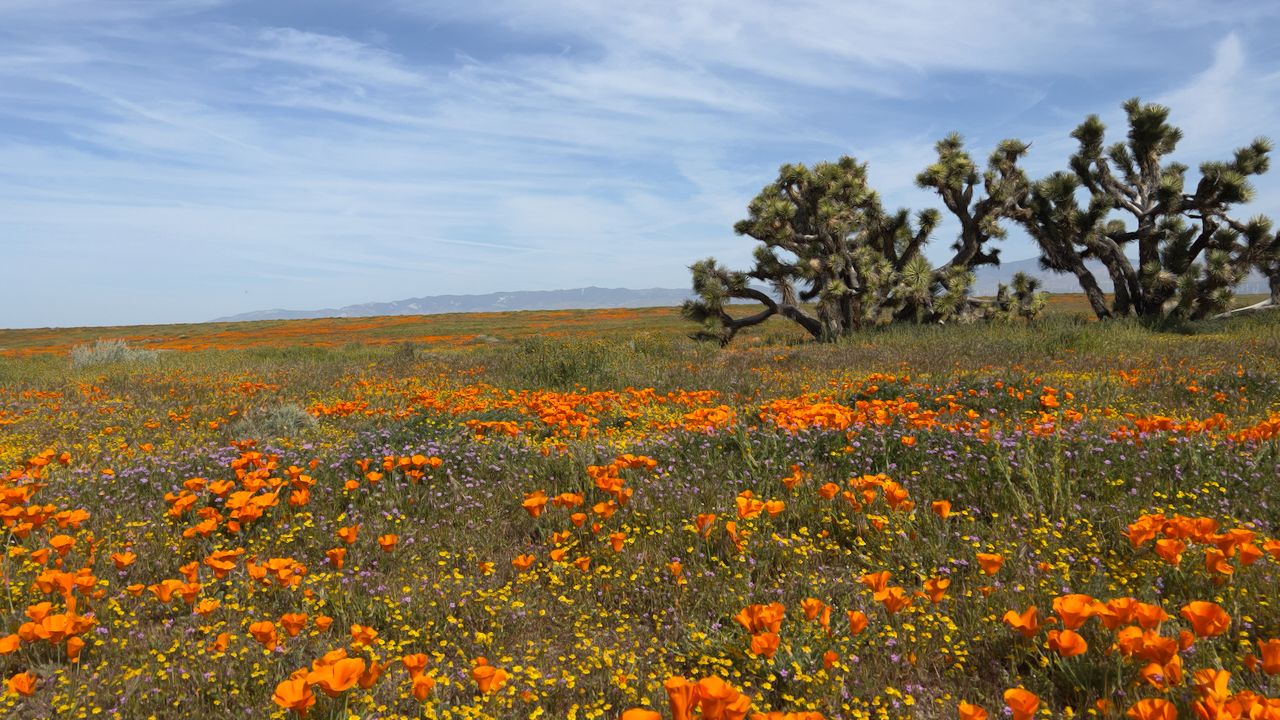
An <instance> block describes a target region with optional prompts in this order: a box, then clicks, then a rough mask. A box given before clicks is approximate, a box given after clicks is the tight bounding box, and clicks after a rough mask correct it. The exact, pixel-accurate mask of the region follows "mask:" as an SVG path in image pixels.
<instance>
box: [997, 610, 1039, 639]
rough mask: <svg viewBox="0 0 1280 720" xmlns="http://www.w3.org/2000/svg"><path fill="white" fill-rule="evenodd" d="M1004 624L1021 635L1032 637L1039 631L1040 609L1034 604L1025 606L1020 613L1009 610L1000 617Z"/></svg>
mask: <svg viewBox="0 0 1280 720" xmlns="http://www.w3.org/2000/svg"><path fill="white" fill-rule="evenodd" d="M1001 620H1002V621H1003V622H1004V624H1005V625H1008V626H1009V627H1010V628H1012V629H1014V630H1017V631H1018V633H1019V634H1021V635H1022V637H1032V636H1033V635H1035V634H1036V633H1038V632H1040V611H1039V610H1037V609H1036V606H1035V605H1032V606H1031V607H1029V608H1027V609H1026V610H1024V611H1022V612H1021V613H1019V612H1017V611H1015V610H1009V611H1008V612H1006V613H1005V614H1004V617H1003V618H1001Z"/></svg>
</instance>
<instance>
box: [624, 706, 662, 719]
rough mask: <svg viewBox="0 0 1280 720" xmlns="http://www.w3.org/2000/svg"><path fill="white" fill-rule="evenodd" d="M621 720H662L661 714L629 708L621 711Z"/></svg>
mask: <svg viewBox="0 0 1280 720" xmlns="http://www.w3.org/2000/svg"><path fill="white" fill-rule="evenodd" d="M621 720H662V714H661V713H658V712H654V711H653V710H646V709H644V708H631V709H630V710H625V711H623V713H622V718H621Z"/></svg>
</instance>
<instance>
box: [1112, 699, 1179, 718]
mask: <svg viewBox="0 0 1280 720" xmlns="http://www.w3.org/2000/svg"><path fill="white" fill-rule="evenodd" d="M1125 716H1126V717H1129V718H1132V720H1177V718H1178V709H1177V708H1176V707H1175V706H1174V704H1173V703H1171V702H1169V701H1168V700H1164V699H1162V698H1147V699H1146V700H1139V701H1138V702H1136V703H1134V704H1133V705H1132V706H1131V707H1130V708H1129V710H1128V712H1126V713H1125Z"/></svg>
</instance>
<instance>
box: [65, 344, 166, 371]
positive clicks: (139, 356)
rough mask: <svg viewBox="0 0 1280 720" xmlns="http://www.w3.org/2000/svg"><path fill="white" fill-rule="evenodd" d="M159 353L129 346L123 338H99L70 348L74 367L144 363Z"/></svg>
mask: <svg viewBox="0 0 1280 720" xmlns="http://www.w3.org/2000/svg"><path fill="white" fill-rule="evenodd" d="M159 355H160V353H158V352H156V351H155V350H142V349H139V348H131V347H129V343H127V342H125V341H124V340H99V341H97V342H95V343H94V344H92V345H77V346H75V347H73V348H71V364H72V366H74V367H89V366H94V365H118V364H131V363H144V362H151V361H153V360H155V359H156V358H157V357H159Z"/></svg>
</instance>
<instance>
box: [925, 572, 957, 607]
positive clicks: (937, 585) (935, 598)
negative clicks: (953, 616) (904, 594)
mask: <svg viewBox="0 0 1280 720" xmlns="http://www.w3.org/2000/svg"><path fill="white" fill-rule="evenodd" d="M949 587H951V579H950V578H929V579H928V580H925V581H924V592H925V594H926V595H927V596H928V597H929V602H931V603H933V604H934V605H937V604H938V603H940V602H942V601H943V600H944V599H945V598H946V597H947V588H949Z"/></svg>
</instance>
